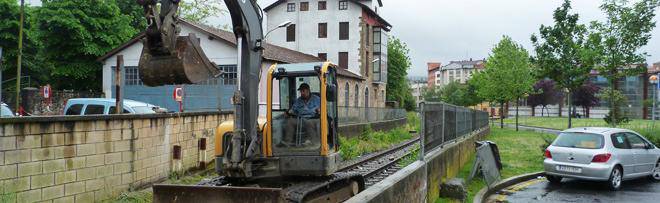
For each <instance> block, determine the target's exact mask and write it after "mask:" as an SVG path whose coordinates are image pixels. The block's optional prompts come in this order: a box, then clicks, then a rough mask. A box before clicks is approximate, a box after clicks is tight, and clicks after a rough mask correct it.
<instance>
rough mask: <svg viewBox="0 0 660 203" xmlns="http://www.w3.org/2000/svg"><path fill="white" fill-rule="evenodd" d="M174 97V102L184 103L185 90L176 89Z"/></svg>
mask: <svg viewBox="0 0 660 203" xmlns="http://www.w3.org/2000/svg"><path fill="white" fill-rule="evenodd" d="M172 97H174V101H178V102H182V101H183V88H182V87H177V88H174V92H173V93H172Z"/></svg>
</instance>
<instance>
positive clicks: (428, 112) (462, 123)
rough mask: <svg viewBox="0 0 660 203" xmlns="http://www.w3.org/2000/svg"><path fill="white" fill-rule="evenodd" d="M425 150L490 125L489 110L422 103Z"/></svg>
mask: <svg viewBox="0 0 660 203" xmlns="http://www.w3.org/2000/svg"><path fill="white" fill-rule="evenodd" d="M420 110H421V111H420V112H421V113H422V133H423V135H424V150H425V151H431V150H433V149H434V148H436V147H438V146H441V145H442V144H444V143H446V142H448V141H452V140H454V139H456V138H458V137H461V136H465V135H468V134H470V133H471V132H474V131H477V130H479V129H481V128H484V127H487V126H488V112H485V111H478V110H474V109H470V108H466V107H459V106H454V105H451V104H445V103H430V102H429V103H426V102H425V103H421V104H420Z"/></svg>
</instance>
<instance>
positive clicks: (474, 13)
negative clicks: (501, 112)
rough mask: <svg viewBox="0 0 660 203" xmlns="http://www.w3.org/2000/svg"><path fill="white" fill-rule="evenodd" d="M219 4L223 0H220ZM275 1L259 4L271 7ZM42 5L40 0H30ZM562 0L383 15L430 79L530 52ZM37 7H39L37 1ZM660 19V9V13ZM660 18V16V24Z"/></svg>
mask: <svg viewBox="0 0 660 203" xmlns="http://www.w3.org/2000/svg"><path fill="white" fill-rule="evenodd" d="M217 1H220V0H217ZM274 1H275V0H259V4H260V5H261V6H262V7H266V6H267V5H269V4H271V3H272V2H274ZM28 2H39V0H28ZM562 2H563V1H562V0H383V8H381V10H380V14H381V16H382V17H383V18H385V19H386V20H387V21H389V22H390V24H392V27H393V28H392V31H391V32H390V35H392V36H395V37H398V38H399V39H401V40H402V41H404V42H405V43H407V44H408V48H410V57H411V58H412V62H413V66H412V68H411V70H410V71H409V75H411V76H425V75H426V63H427V62H441V63H442V64H443V65H444V64H447V63H448V62H449V61H452V60H467V59H469V58H473V59H483V58H487V57H488V54H489V53H490V50H491V49H492V47H493V46H494V45H495V44H496V43H497V42H498V41H499V40H500V39H501V38H502V36H503V35H508V36H510V37H511V38H512V39H513V40H515V41H516V42H518V43H520V44H522V45H523V46H524V47H525V48H526V49H527V50H528V51H530V53H531V52H532V51H533V50H532V45H531V42H530V40H529V38H530V36H531V34H532V33H537V32H538V29H539V27H540V25H541V24H545V25H551V24H552V23H553V22H552V12H553V11H554V10H555V9H556V8H557V7H558V6H560V5H561V3H562ZM601 2H602V1H601V0H574V1H573V12H577V13H579V14H580V21H581V22H582V23H588V22H590V21H593V20H602V19H603V17H604V15H603V13H602V11H600V9H599V8H598V6H599V5H600V4H601ZM37 4H38V3H37ZM656 15H660V11H656ZM658 19H660V17H658V16H656V17H655V21H658ZM266 20H267V19H266ZM210 23H212V24H215V25H226V24H231V23H230V22H229V18H228V16H223V17H219V18H214V19H212V20H210ZM643 51H646V52H648V54H649V55H650V56H649V57H648V58H647V59H648V61H647V63H655V62H659V61H660V28H656V29H655V30H653V38H652V39H651V40H650V42H649V44H648V45H647V46H646V47H644V48H643Z"/></svg>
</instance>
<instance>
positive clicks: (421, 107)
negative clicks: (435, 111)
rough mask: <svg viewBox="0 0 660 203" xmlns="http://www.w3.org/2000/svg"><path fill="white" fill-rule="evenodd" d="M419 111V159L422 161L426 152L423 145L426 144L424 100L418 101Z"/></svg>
mask: <svg viewBox="0 0 660 203" xmlns="http://www.w3.org/2000/svg"><path fill="white" fill-rule="evenodd" d="M419 113H420V114H421V115H420V117H422V119H421V120H422V121H421V123H420V127H419V131H420V132H419V140H420V142H419V160H420V161H424V154H426V151H425V148H424V145H426V138H425V137H426V113H424V102H421V103H419Z"/></svg>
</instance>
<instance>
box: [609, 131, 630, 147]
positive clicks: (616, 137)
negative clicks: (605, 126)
mask: <svg viewBox="0 0 660 203" xmlns="http://www.w3.org/2000/svg"><path fill="white" fill-rule="evenodd" d="M611 138H612V145H614V147H616V148H619V149H630V144H628V141H627V140H626V135H625V134H623V133H616V134H612V135H611Z"/></svg>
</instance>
